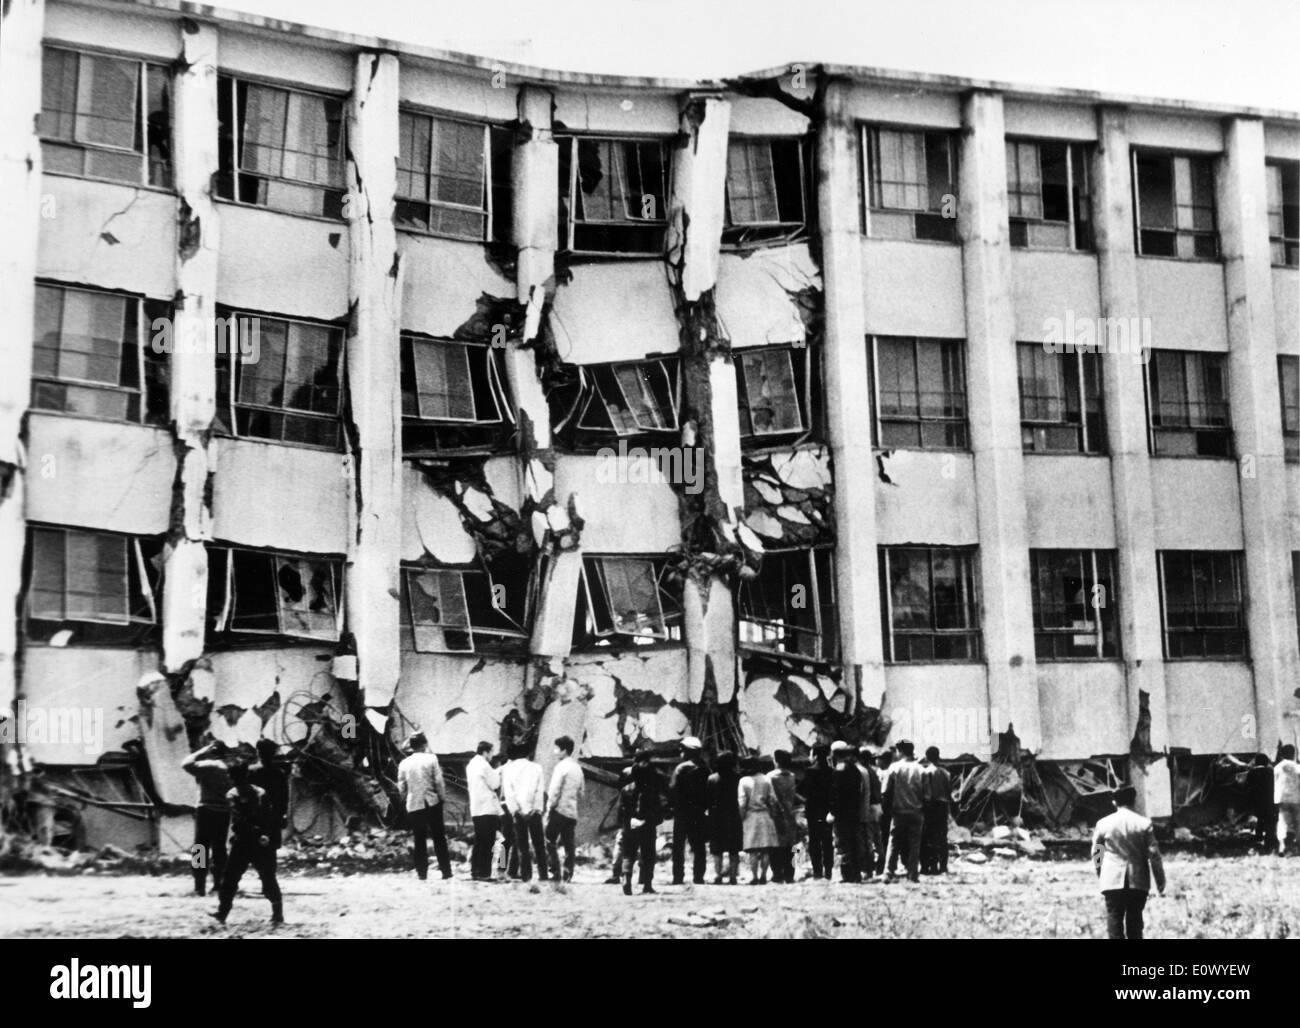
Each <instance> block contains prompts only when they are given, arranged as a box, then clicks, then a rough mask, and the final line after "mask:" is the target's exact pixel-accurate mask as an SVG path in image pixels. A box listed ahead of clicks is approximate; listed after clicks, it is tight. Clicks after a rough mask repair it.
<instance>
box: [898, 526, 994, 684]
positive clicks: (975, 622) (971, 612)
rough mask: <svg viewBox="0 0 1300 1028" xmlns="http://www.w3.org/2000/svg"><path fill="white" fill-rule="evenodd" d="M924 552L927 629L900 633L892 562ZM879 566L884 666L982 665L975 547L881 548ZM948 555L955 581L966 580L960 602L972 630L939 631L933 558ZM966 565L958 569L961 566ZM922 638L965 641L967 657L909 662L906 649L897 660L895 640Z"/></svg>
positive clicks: (918, 546) (903, 630) (899, 546)
mask: <svg viewBox="0 0 1300 1028" xmlns="http://www.w3.org/2000/svg"><path fill="white" fill-rule="evenodd" d="M904 551H907V552H923V553H925V554H926V559H927V578H926V592H927V595H926V600H927V605H928V607H929V610H928V613H929V621H930V627H929V628H926V629H906V628H905V629H899V628H896V627H895V625H894V595H893V594H894V589H893V581H892V571H893V559H894V555H895V554H896V553H898V552H904ZM877 554H878V558H879V566H880V592H881V623H882V628H883V631H884V636H885V638H884V659H885V663H886V664H899V665H903V664H983V663H985V658H984V627H983V623H982V613H983V607H982V597H981V586H980V573H979V559H978V558H979V551H978V548H977V547H975V546H930V545H924V544H923V545H881V546H879V547H878V548H877ZM949 555H951V556H952V557H953V558H954V559H955V560H957V561H958V562H959V565H958V579H959V580H960V579H961V578H963V577H965V578H967V581H966V582H965V584H964V587H965V589H966V590H967V592H968V595H967V596H966V597H965V600H964V602H963V607H964V616H965V619H966V620H967V621H968V622H969V624H970V625H971V627H968V628H938V627H935V626H936V625H937V622H938V620H939V618H938V614H937V611H936V601H935V588H934V567H935V558H936V556H945V557H946V556H949ZM962 561H964V562H965V567H964V568H963V567H961V564H960V562H962ZM900 636H901V637H911V636H915V637H918V638H920V637H925V638H929V639H931V640H932V641H935V640H938V639H941V638H952V639H957V638H962V637H965V638H966V639H967V640H968V641H967V646H968V654H967V655H966V656H958V657H939V658H936V657H933V656H931V657H929V658H928V659H917V660H913V659H912V658H911V650H910V647H909V651H908V656H907V658H906V659H901V660H900V659H899V656H898V645H897V637H900Z"/></svg>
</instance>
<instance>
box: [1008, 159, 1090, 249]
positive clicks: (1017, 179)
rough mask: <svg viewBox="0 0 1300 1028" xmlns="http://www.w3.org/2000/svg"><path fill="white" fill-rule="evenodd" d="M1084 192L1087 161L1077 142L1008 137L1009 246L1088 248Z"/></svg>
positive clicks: (1086, 188)
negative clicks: (1040, 140)
mask: <svg viewBox="0 0 1300 1028" xmlns="http://www.w3.org/2000/svg"><path fill="white" fill-rule="evenodd" d="M1088 195H1089V194H1088V159H1087V153H1086V151H1085V149H1084V147H1083V146H1082V145H1080V144H1079V143H1053V142H1046V141H1043V142H1037V141H1028V140H1010V139H1008V140H1007V205H1008V208H1009V210H1010V214H1011V245H1012V246H1022V247H1028V248H1030V249H1044V250H1087V249H1090V248H1091V246H1092V233H1091V231H1090V220H1091V219H1090V218H1089V207H1088Z"/></svg>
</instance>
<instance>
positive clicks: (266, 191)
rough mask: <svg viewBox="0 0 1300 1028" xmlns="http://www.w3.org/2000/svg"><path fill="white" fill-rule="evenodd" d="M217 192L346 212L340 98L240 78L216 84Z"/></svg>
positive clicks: (309, 210) (313, 211) (281, 205)
mask: <svg viewBox="0 0 1300 1028" xmlns="http://www.w3.org/2000/svg"><path fill="white" fill-rule="evenodd" d="M217 118H218V122H219V135H220V138H219V143H220V151H221V153H220V171H219V173H218V175H217V195H218V196H220V197H221V198H223V199H226V200H237V201H238V202H240V203H247V204H254V205H256V206H258V207H269V208H272V209H274V210H277V211H285V212H287V213H290V214H309V215H315V216H318V217H325V218H342V217H343V196H344V193H345V192H346V190H347V182H346V179H345V177H344V163H343V100H342V98H340V97H332V96H321V95H319V94H316V93H304V92H300V91H298V90H291V89H278V88H276V87H274V86H264V85H259V84H255V83H250V82H241V81H239V80H237V79H234V78H230V77H229V76H226V75H223V76H221V78H220V81H219V83H218V88H217Z"/></svg>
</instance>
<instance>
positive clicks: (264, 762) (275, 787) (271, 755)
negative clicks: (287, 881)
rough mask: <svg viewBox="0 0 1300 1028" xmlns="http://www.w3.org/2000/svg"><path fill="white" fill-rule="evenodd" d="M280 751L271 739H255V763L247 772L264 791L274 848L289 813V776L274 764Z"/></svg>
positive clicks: (276, 846) (282, 836)
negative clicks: (270, 818)
mask: <svg viewBox="0 0 1300 1028" xmlns="http://www.w3.org/2000/svg"><path fill="white" fill-rule="evenodd" d="M279 751H280V747H279V746H277V745H276V744H275V743H274V742H273V741H272V740H271V739H259V740H258V741H257V764H256V765H255V766H254V767H253V770H252V771H251V772H250V773H249V777H250V778H251V780H252V782H253V784H254V785H256V786H257V787H258V788H259V789H261V790H262V791H263V792H265V793H266V799H267V802H269V803H270V805H271V812H272V814H273V815H274V817H275V824H274V825H273V829H274V830H273V832H272V834H271V845H272V846H274V847H275V848H276V849H279V848H280V844H281V843H282V842H283V841H284V825H285V819H286V818H287V816H288V813H289V776H288V775H286V774H285V773H284V772H283V771H282V770H281V769H280V768H279V767H277V766H276V763H275V757H276V754H277V753H278V752H279Z"/></svg>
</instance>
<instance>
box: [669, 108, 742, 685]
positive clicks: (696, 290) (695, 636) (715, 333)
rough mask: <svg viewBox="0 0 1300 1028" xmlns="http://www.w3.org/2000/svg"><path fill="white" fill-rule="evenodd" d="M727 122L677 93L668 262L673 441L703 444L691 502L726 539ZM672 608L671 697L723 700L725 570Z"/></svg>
mask: <svg viewBox="0 0 1300 1028" xmlns="http://www.w3.org/2000/svg"><path fill="white" fill-rule="evenodd" d="M730 127H731V104H730V103H729V102H727V101H726V100H724V99H722V98H721V97H719V96H711V95H710V96H689V97H687V98H685V100H684V103H683V106H682V114H681V136H680V138H679V142H678V145H677V146H676V148H675V149H674V150H673V174H672V196H671V198H670V199H669V204H668V207H669V210H668V217H669V230H668V264H669V281H670V283H671V284H672V286H673V293H674V296H673V301H674V303H675V304H677V305H678V319H679V321H681V323H682V326H683V328H682V378H683V385H684V392H685V395H686V408H687V411H688V412H689V414H690V415H691V416H692V417H693V420H694V421H695V427H694V431H691V430H685V431H684V432H683V445H691V444H692V442H693V443H694V444H695V445H698V446H701V447H702V448H703V449H704V454H705V457H704V459H705V474H704V485H703V495H702V496H701V497H699V498H698V500H696V501H693V502H696V503H697V504H698V510H697V513H698V514H700V515H701V516H703V517H705V518H707V519H708V520H709V521H710V522H711V523H712V525H713V526H714V529H715V531H718V532H721V533H722V534H723V535H725V534H726V533H727V532H728V531H729V532H730V533H731V537H732V539H734V538H735V526H736V517H735V513H736V511H737V510H739V509H741V508H743V506H744V495H745V492H744V479H743V476H742V472H741V457H740V420H739V417H738V415H737V411H736V403H737V399H736V397H737V394H736V368H735V365H734V364H733V363H732V360H731V353H730V343H729V341H728V340H726V339H725V338H724V337H722V335H721V328H720V326H719V324H718V321H717V316H716V310H715V307H714V299H715V293H714V290H715V288H716V286H717V283H718V259H719V248H720V246H721V241H722V227H723V219H724V213H725V212H724V207H723V205H724V201H725V197H726V181H727V144H728V141H729V138H730ZM692 437H693V438H692ZM688 502H690V501H688ZM724 526H725V527H724ZM696 538H697V540H698V535H697V537H696ZM715 541H717V540H715ZM682 609H683V632H684V635H685V638H686V647H687V682H686V689H685V695H682V696H680V699H682V700H684V701H686V702H689V703H698V702H700V700H701V699H702V698H703V696H704V693H705V688H706V685H707V684H708V683H709V682H710V680H711V681H712V682H713V684H714V685H715V686H716V689H717V695H718V697H719V698H721V699H723V701H724V702H725V701H726V699H729V698H730V697H731V696H733V695H734V694H735V688H736V616H735V604H734V602H733V600H732V596H731V589H730V587H729V586H728V584H727V582H726V579H725V578H723V577H722V576H721V575H719V574H717V573H709V574H708V575H707V577H697V576H696V575H688V576H687V581H686V583H685V586H684V595H683V604H682Z"/></svg>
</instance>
